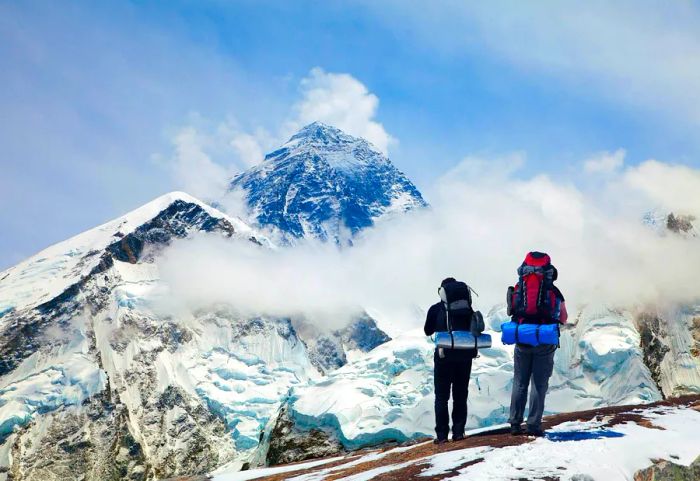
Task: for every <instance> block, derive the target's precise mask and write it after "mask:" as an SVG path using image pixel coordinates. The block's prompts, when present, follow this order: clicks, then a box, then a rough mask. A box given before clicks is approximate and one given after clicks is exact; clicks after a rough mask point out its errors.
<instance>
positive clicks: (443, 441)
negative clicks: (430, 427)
mask: <svg viewBox="0 0 700 481" xmlns="http://www.w3.org/2000/svg"><path fill="white" fill-rule="evenodd" d="M446 442H447V438H444V439H443V438H435V439H433V444H437V445H440V444H445V443H446Z"/></svg>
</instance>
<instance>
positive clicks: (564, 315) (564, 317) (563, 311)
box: [559, 301, 569, 324]
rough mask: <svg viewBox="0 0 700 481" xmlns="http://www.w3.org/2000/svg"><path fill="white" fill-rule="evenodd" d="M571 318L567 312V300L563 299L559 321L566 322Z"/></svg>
mask: <svg viewBox="0 0 700 481" xmlns="http://www.w3.org/2000/svg"><path fill="white" fill-rule="evenodd" d="M568 318H569V313H568V312H566V301H561V312H560V313H559V322H561V323H562V324H566V320H567V319H568Z"/></svg>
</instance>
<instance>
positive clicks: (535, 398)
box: [509, 345, 557, 430]
mask: <svg viewBox="0 0 700 481" xmlns="http://www.w3.org/2000/svg"><path fill="white" fill-rule="evenodd" d="M556 350H557V346H549V345H541V346H523V345H516V346H515V355H514V367H513V392H512V394H511V398H510V419H509V422H510V423H511V424H518V425H519V424H520V423H522V422H523V413H524V412H525V403H526V402H527V390H528V386H530V407H529V409H528V415H527V427H528V429H530V430H539V429H541V428H542V414H544V398H545V396H546V395H547V389H548V388H549V377H550V376H551V375H552V370H553V369H554V352H555V351H556Z"/></svg>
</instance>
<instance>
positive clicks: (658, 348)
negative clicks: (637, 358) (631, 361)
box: [637, 314, 670, 392]
mask: <svg viewBox="0 0 700 481" xmlns="http://www.w3.org/2000/svg"><path fill="white" fill-rule="evenodd" d="M663 322H664V321H663V320H662V319H660V318H659V317H658V316H655V315H651V314H642V315H640V316H638V318H637V326H638V330H639V335H640V339H641V344H642V352H643V354H644V364H646V366H647V367H648V368H649V371H650V372H651V377H652V378H653V379H654V382H656V385H657V386H659V391H660V392H663V390H662V389H661V375H662V372H661V362H662V361H663V359H664V357H665V356H666V353H668V352H669V350H670V349H669V347H668V346H667V345H666V344H664V342H663V337H665V334H664V325H663Z"/></svg>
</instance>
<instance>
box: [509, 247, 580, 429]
mask: <svg viewBox="0 0 700 481" xmlns="http://www.w3.org/2000/svg"><path fill="white" fill-rule="evenodd" d="M557 277H558V272H557V269H556V267H554V266H553V265H552V261H551V259H550V257H549V256H548V255H547V254H545V253H543V252H530V253H529V254H527V256H526V257H525V261H524V262H523V263H522V265H521V266H520V267H519V268H518V283H517V284H516V285H515V286H513V287H509V288H508V296H507V300H508V315H510V316H511V318H512V323H515V324H516V326H515V339H516V341H515V353H514V356H513V360H514V368H513V391H512V394H511V399H510V419H509V422H510V425H511V434H513V435H518V434H522V433H523V429H522V427H521V424H522V422H523V414H524V412H525V403H526V402H527V394H528V386H529V385H530V384H531V385H532V388H531V392H530V406H529V411H528V416H527V433H528V434H529V435H532V436H538V437H539V436H544V431H542V415H543V413H544V400H545V396H546V395H547V389H548V388H549V378H550V376H551V375H552V371H553V370H554V353H555V352H556V350H557V345H556V344H548V343H543V342H542V343H541V342H540V329H542V330H543V331H544V330H546V331H551V329H548V328H549V327H550V325H552V324H556V325H558V324H560V323H561V324H565V323H566V320H567V318H568V314H567V312H566V304H565V301H564V296H563V295H562V293H561V291H559V289H558V288H557V287H556V286H555V285H554V281H555V280H557ZM532 325H537V327H536V328H535V329H534V331H535V334H536V337H535V339H536V340H531V339H532V338H531V337H529V338H527V339H530V342H531V343H532V345H531V344H525V343H524V342H521V341H522V340H523V339H525V338H526V337H525V336H523V337H520V338H519V337H518V328H519V327H521V326H525V327H524V328H523V332H525V331H530V332H532V331H533V329H532ZM544 326H547V328H544ZM551 327H553V326H551ZM557 332H558V330H557ZM555 336H556V334H555ZM556 337H557V339H558V336H556ZM543 339H544V336H543ZM547 342H552V341H547ZM554 342H557V341H554Z"/></svg>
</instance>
